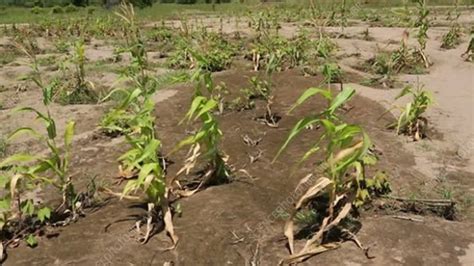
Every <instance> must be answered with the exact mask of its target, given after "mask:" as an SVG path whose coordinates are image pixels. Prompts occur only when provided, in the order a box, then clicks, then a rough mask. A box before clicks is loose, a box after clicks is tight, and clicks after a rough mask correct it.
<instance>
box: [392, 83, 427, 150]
mask: <svg viewBox="0 0 474 266" xmlns="http://www.w3.org/2000/svg"><path fill="white" fill-rule="evenodd" d="M405 95H411V96H412V101H411V102H409V103H407V104H406V105H405V107H404V108H400V109H401V110H402V112H401V114H400V116H399V117H398V120H397V122H396V123H393V124H390V125H389V128H395V129H396V130H397V134H407V135H409V136H412V137H413V140H415V141H417V140H420V139H421V138H423V137H425V136H426V130H427V128H428V120H427V119H426V118H425V117H423V114H424V113H425V112H426V110H427V109H428V107H430V106H431V105H432V104H433V96H432V95H431V94H430V93H429V92H427V91H425V90H423V88H422V87H418V88H417V89H416V90H415V89H413V88H412V87H411V86H407V87H405V88H404V89H403V90H402V91H401V93H400V94H399V95H398V96H397V97H396V98H395V100H397V99H399V98H401V97H403V96H405Z"/></svg>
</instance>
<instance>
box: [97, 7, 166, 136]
mask: <svg viewBox="0 0 474 266" xmlns="http://www.w3.org/2000/svg"><path fill="white" fill-rule="evenodd" d="M117 15H118V16H120V17H121V18H122V19H123V20H124V21H125V23H126V25H128V27H127V29H128V31H127V32H126V33H125V35H126V42H127V47H125V48H124V49H122V50H123V51H126V52H129V53H130V55H131V57H132V61H131V64H130V65H129V66H128V67H127V71H125V73H124V76H125V78H127V79H129V80H130V81H131V82H132V83H133V85H134V87H133V88H132V89H122V88H118V89H115V90H112V91H111V92H110V93H109V94H108V95H107V96H106V97H104V99H102V101H105V100H107V99H109V98H110V97H111V96H112V95H114V94H119V95H120V96H121V99H120V100H119V103H118V104H117V105H116V106H115V107H113V108H112V109H111V110H110V111H109V112H108V113H107V114H106V115H105V116H104V117H103V118H102V120H101V123H100V128H101V129H102V131H103V132H104V133H106V134H107V135H111V136H117V135H122V134H127V133H130V132H131V129H132V128H133V127H134V124H135V123H136V121H135V120H134V118H135V116H136V114H137V113H139V112H140V110H141V108H142V106H143V105H144V102H145V101H146V98H147V97H149V95H151V94H153V93H154V92H155V91H156V88H157V85H158V81H157V79H156V78H154V77H152V76H150V75H149V71H148V70H147V67H148V60H147V56H146V51H145V46H144V41H143V40H142V37H141V34H140V31H139V29H138V26H137V25H136V23H135V12H134V10H133V8H132V7H131V6H128V5H126V4H123V5H122V6H121V7H120V12H119V13H117Z"/></svg>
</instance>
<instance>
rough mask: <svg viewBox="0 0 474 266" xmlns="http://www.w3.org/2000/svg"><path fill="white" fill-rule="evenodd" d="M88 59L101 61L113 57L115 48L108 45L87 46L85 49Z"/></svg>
mask: <svg viewBox="0 0 474 266" xmlns="http://www.w3.org/2000/svg"><path fill="white" fill-rule="evenodd" d="M85 50H86V51H85V53H86V57H87V59H89V60H91V61H100V60H105V59H109V58H112V57H113V55H114V48H113V47H108V46H102V47H87V48H86V49H85Z"/></svg>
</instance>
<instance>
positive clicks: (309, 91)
mask: <svg viewBox="0 0 474 266" xmlns="http://www.w3.org/2000/svg"><path fill="white" fill-rule="evenodd" d="M317 94H321V95H322V96H323V97H324V98H326V99H329V100H330V99H331V98H332V96H331V92H330V91H328V90H323V89H319V88H309V89H307V90H306V91H305V92H304V93H303V94H302V95H301V96H300V97H299V98H298V100H296V103H295V104H294V105H293V106H292V107H291V108H290V110H289V111H288V113H291V112H292V111H293V110H294V109H295V108H296V107H298V106H300V105H301V104H303V103H304V102H305V101H306V100H308V99H309V98H311V97H313V96H315V95H317Z"/></svg>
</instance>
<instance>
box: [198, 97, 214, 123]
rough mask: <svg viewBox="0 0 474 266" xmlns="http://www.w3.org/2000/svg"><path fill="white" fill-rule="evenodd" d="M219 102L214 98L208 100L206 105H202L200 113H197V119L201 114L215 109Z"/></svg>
mask: <svg viewBox="0 0 474 266" xmlns="http://www.w3.org/2000/svg"><path fill="white" fill-rule="evenodd" d="M217 105H218V104H217V102H216V101H214V100H207V102H206V104H205V105H204V106H202V107H201V110H200V111H199V113H198V114H197V115H196V117H195V119H197V118H198V117H201V115H203V114H205V113H207V112H209V111H211V110H213V109H215V108H216V107H217Z"/></svg>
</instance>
